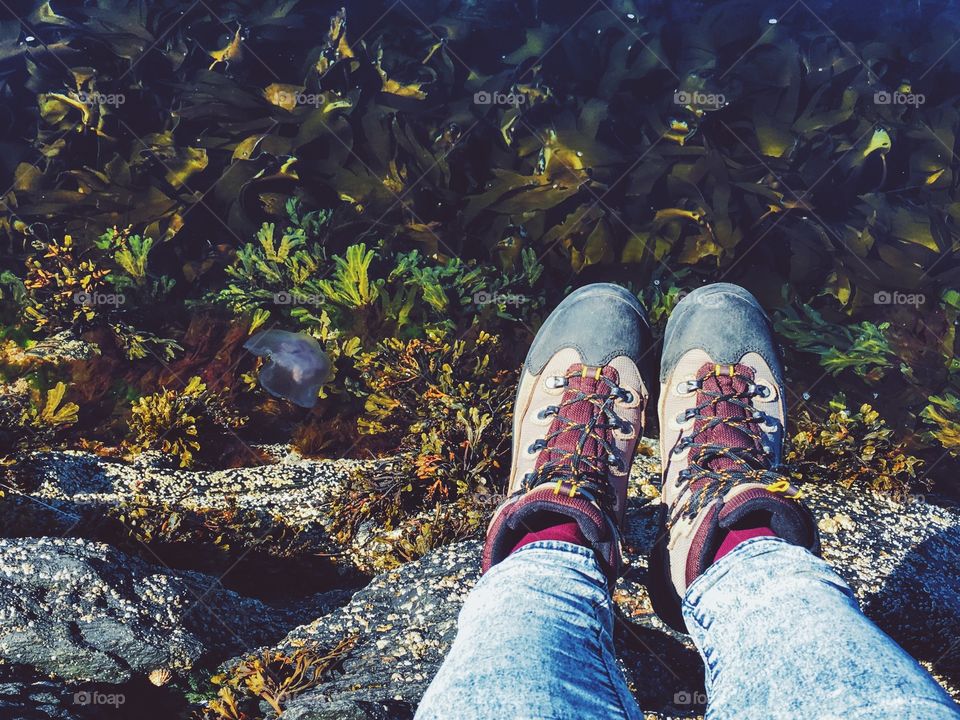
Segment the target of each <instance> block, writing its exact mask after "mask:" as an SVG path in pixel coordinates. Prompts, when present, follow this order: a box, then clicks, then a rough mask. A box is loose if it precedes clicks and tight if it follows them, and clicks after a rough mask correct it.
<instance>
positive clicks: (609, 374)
mask: <svg viewBox="0 0 960 720" xmlns="http://www.w3.org/2000/svg"><path fill="white" fill-rule="evenodd" d="M603 378H607V379H608V380H610V381H612V382H613V383H614V385H616V384H617V383H618V382H619V380H620V376H619V374H618V373H617V371H616V369H614V368H612V367H610V366H609V365H607V366H605V367H603V368H596V367H588V366H585V365H581V364H580V363H575V364H573V365H571V366H570V367H569V368H568V369H567V387H566V390H565V391H564V393H563V400H562V401H561V402H560V409H559V411H558V412H557V415H556V416H555V417H554V419H553V422H552V423H551V424H550V430H549V432H548V433H547V435H548V436H552V435H553V434H554V433H558V434H557V436H556V437H554V438H553V439H551V440H548V441H547V449H545V450H543V451H541V452H540V456H539V457H538V458H537V465H536V467H537V470H539V469H540V468H541V467H543V465H545V464H546V463H548V462H549V463H550V464H551V466H552V467H556V468H558V471H559V474H560V475H567V474H569V476H570V477H585V476H592V477H596V476H597V475H598V474H599V473H598V472H597V468H605V467H606V464H607V460H606V457H607V451H606V450H605V449H604V447H603V445H602V444H601V442H600V440H599V438H603V439H604V440H606V442H607V443H608V444H610V445H612V444H613V441H614V439H613V430H612V429H611V428H598V429H596V430H594V431H593V432H591V433H587V432H586V431H585V430H583V429H566V430H565V429H564V428H566V427H567V426H568V424H569V423H568V422H564V419H566V420H568V421H569V422H572V423H576V424H577V425H590V424H591V422H593V423H596V424H597V425H601V426H602V425H608V424H609V422H610V421H609V418H607V417H604V416H603V415H602V413H601V411H600V408H599V407H598V405H597V404H595V403H602V402H603V399H604V398H606V397H608V396H609V395H610V392H611V386H610V384H608V383H607V382H605V381H604V380H603ZM582 395H586V396H592V397H593V398H594V402H590V400H588V399H586V398H583V397H581V396H582ZM586 461H590V462H586ZM554 472H557V471H554Z"/></svg>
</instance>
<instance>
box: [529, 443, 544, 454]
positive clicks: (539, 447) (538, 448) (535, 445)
mask: <svg viewBox="0 0 960 720" xmlns="http://www.w3.org/2000/svg"><path fill="white" fill-rule="evenodd" d="M546 446H547V443H546V442H545V441H544V440H534V441H533V444H532V445H531V446H530V447H528V448H527V454H528V455H533V454H534V453H538V452H540V451H541V450H543V449H544V448H545V447H546Z"/></svg>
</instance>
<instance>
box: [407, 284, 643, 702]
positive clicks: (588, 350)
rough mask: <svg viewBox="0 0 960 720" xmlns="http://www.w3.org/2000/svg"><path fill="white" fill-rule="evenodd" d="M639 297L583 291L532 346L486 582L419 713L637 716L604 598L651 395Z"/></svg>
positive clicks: (490, 540) (616, 561) (490, 538)
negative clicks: (644, 370)
mask: <svg viewBox="0 0 960 720" xmlns="http://www.w3.org/2000/svg"><path fill="white" fill-rule="evenodd" d="M648 348H649V327H648V326H647V322H646V318H645V315H644V312H643V308H642V307H641V306H640V304H639V302H638V301H637V298H636V297H635V296H634V295H632V294H631V293H629V292H628V291H626V290H624V289H623V288H621V287H617V286H615V285H609V284H597V285H589V286H587V287H584V288H581V289H580V290H577V291H576V292H574V293H572V294H571V295H570V296H569V297H567V298H566V299H565V300H564V301H563V302H562V303H560V305H559V306H557V308H556V309H555V310H554V311H553V312H552V313H551V314H550V316H549V317H548V318H547V320H546V321H545V322H544V324H543V326H542V327H541V328H540V331H539V332H538V333H537V336H536V338H534V341H533V344H532V345H531V346H530V351H529V352H528V353H527V357H526V360H525V361H524V364H523V370H522V373H521V378H520V383H519V387H518V388H517V398H516V403H515V408H514V424H513V458H512V463H511V466H510V475H509V480H508V485H507V498H506V500H505V501H504V502H503V504H502V505H501V506H500V507H499V508H498V509H497V511H496V513H495V514H494V516H493V519H492V520H491V522H490V526H489V527H488V528H487V537H486V542H485V543H484V548H483V572H484V575H483V577H482V578H481V580H480V582H479V583H478V584H477V587H476V588H474V590H473V591H472V592H471V593H470V596H469V597H468V598H467V601H466V604H465V605H464V607H463V610H462V611H461V612H460V619H459V628H458V632H457V637H456V640H455V641H454V643H453V647H452V648H451V650H450V654H449V655H448V656H447V658H446V660H445V661H444V663H443V665H442V666H441V668H440V671H439V672H438V674H437V676H436V677H435V678H434V680H433V683H432V684H431V685H430V687H429V689H428V690H427V692H426V694H425V695H424V698H423V700H422V702H421V704H420V708H419V710H418V712H417V717H418V718H421V720H425V719H427V718H457V719H458V720H470V719H471V718H491V719H492V718H497V719H498V720H499V719H500V718H511V720H513V719H514V718H530V719H533V718H538V719H539V718H554V719H560V718H570V719H571V720H574V719H576V720H580V718H615V719H617V720H620V719H621V718H631V719H632V718H639V717H641V714H640V711H639V709H638V708H637V705H636V703H635V701H634V700H633V698H632V696H631V695H630V692H629V690H628V689H627V687H626V684H625V682H624V679H623V676H622V674H621V673H620V672H619V669H618V668H617V666H616V662H615V660H614V653H613V643H612V639H611V636H612V633H613V609H612V605H611V599H610V590H609V588H610V587H611V586H612V585H613V584H614V583H615V582H616V578H617V574H618V572H619V566H620V526H621V523H622V521H623V515H624V510H625V508H626V499H627V480H628V478H629V471H630V466H631V464H632V460H633V454H634V450H635V447H636V443H637V440H638V439H639V436H640V434H641V433H642V429H643V422H644V409H645V407H646V403H647V399H648V397H649V395H648V392H647V385H646V383H645V382H644V379H643V378H642V377H641V372H640V366H641V364H642V359H643V356H644V355H645V354H646V352H647V349H648Z"/></svg>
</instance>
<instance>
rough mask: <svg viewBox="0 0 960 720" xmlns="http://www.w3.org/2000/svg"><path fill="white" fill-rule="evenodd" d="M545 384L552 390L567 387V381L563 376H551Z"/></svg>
mask: <svg viewBox="0 0 960 720" xmlns="http://www.w3.org/2000/svg"><path fill="white" fill-rule="evenodd" d="M543 382H544V384H545V385H546V386H547V387H548V388H550V389H551V390H556V389H557V388H562V387H566V385H567V379H566V378H565V377H564V376H563V375H549V376H547V378H546V379H545V380H544V381H543Z"/></svg>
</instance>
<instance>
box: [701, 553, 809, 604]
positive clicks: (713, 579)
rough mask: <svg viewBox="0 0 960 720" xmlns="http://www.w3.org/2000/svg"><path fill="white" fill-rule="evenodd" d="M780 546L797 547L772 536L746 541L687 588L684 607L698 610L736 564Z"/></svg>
mask: <svg viewBox="0 0 960 720" xmlns="http://www.w3.org/2000/svg"><path fill="white" fill-rule="evenodd" d="M780 545H786V546H787V547H796V546H795V545H793V544H792V543H789V542H787V541H786V540H784V539H783V538H778V537H775V536H772V535H763V536H761V537H754V538H750V539H749V540H744V541H743V542H742V543H740V544H739V545H737V546H736V547H735V548H734V549H733V550H731V551H730V552H728V553H727V554H726V555H724V556H723V557H722V558H720V559H719V560H717V561H716V562H715V563H713V564H712V565H711V566H710V567H708V568H707V569H706V570H704V571H703V573H701V575H700V576H699V577H698V578H696V579H695V580H694V581H693V582H692V583H690V585H689V586H688V587H687V591H686V592H685V593H684V594H683V605H684V606H686V607H689V608H690V609H691V610H692V609H694V608H696V606H697V603H699V602H700V599H701V598H702V597H703V595H704V594H705V593H706V592H707V591H709V590H710V588H712V587H713V586H714V585H715V584H716V583H717V582H718V581H719V580H720V579H721V578H722V577H723V576H724V575H726V574H727V572H728V571H729V570H730V569H731V568H732V567H733V566H734V564H736V563H738V562H743V561H744V560H746V559H748V558H752V557H755V556H756V555H763V554H764V553H768V552H776V551H777V550H779V549H780V548H779V547H777V546H780Z"/></svg>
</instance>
